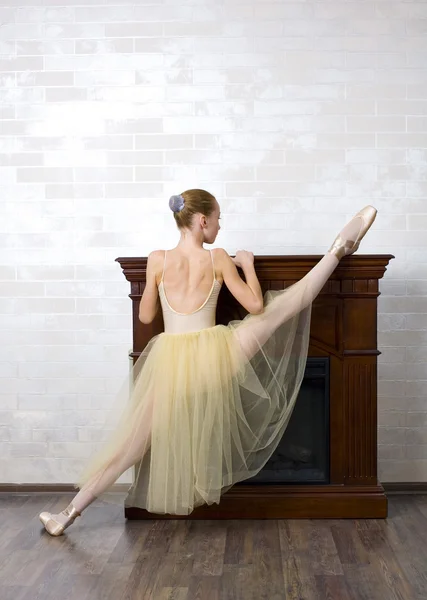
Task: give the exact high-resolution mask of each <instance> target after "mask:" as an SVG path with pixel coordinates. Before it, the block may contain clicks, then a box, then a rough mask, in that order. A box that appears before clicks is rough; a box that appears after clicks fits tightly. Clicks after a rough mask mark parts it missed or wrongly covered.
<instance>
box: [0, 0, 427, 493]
mask: <svg viewBox="0 0 427 600" xmlns="http://www.w3.org/2000/svg"><path fill="white" fill-rule="evenodd" d="M0 23H1V26H0V78H1V79H0V83H1V88H0V98H1V102H0V177H1V186H0V198H1V205H0V227H1V231H0V233H1V235H0V248H1V254H0V256H1V258H0V281H1V284H0V330H1V347H0V378H1V383H0V391H1V405H0V448H1V453H0V481H1V482H16V483H25V482H26V483H29V482H40V483H44V482H64V483H65V482H70V481H73V480H74V479H75V477H76V475H77V473H78V471H79V469H80V468H81V466H82V464H83V462H84V461H85V459H86V457H87V456H88V455H89V454H90V452H91V450H92V444H93V442H94V441H95V440H94V439H93V430H92V429H91V425H95V424H96V423H97V422H99V420H102V417H103V412H104V408H105V406H106V405H108V402H109V400H110V399H111V398H112V392H113V390H115V389H117V388H118V386H119V384H120V381H121V380H122V378H123V376H124V375H125V374H126V372H127V369H128V360H127V350H128V348H129V347H130V345H131V331H130V301H129V299H128V298H127V294H128V291H129V290H128V284H127V282H125V280H124V277H123V276H122V274H121V272H120V268H119V266H118V265H117V264H116V263H114V259H115V258H116V257H117V256H126V255H146V254H147V253H148V252H150V251H151V250H152V249H154V248H159V247H165V246H166V247H171V246H172V245H173V244H175V242H176V240H177V234H176V231H175V227H174V224H173V220H172V218H171V215H170V213H169V211H168V209H167V199H168V197H169V196H170V195H171V194H172V193H176V192H179V191H181V190H183V189H186V188H189V187H204V188H207V189H209V190H210V191H212V192H213V193H214V194H216V195H217V197H218V198H219V199H220V201H221V202H222V206H223V212H224V216H225V218H224V222H223V226H224V229H223V231H222V232H221V236H220V238H219V240H218V244H220V245H222V246H224V247H225V248H226V249H227V250H228V251H230V252H234V251H235V250H236V249H237V248H239V247H245V248H248V249H251V250H253V251H254V252H255V253H256V254H263V253H278V254H280V253H296V252H297V253H307V252H308V253H321V252H324V251H325V250H326V249H327V247H328V244H329V243H330V242H331V241H332V239H333V237H334V235H335V234H336V233H337V232H338V230H339V228H340V226H341V224H342V223H343V222H344V221H345V218H346V217H347V216H349V215H351V214H352V213H353V212H354V211H356V210H357V209H359V207H361V206H363V205H364V204H366V203H368V202H372V203H374V204H375V205H376V206H377V207H378V209H379V211H380V212H379V218H378V220H377V222H376V224H375V226H374V229H373V231H372V232H371V234H370V235H369V236H368V238H367V239H366V241H365V243H364V245H363V252H367V253H368V252H378V253H393V254H395V255H396V260H395V261H393V262H392V264H391V266H390V268H389V271H388V272H387V274H386V276H385V279H384V280H383V282H382V286H381V287H382V292H383V295H382V297H381V299H380V317H379V329H380V344H381V349H382V350H383V355H382V356H381V358H380V368H379V376H380V383H379V396H380V398H379V403H380V405H379V410H380V415H379V416H380V432H379V439H380V460H381V478H382V480H383V481H405V480H406V481H426V480H427V402H426V398H427V368H426V362H427V235H426V233H427V204H426V198H425V196H426V193H427V71H426V68H425V65H426V64H427V37H426V32H427V3H426V2H420V1H418V2H415V1H414V2H406V1H403V0H401V1H395V0H393V1H392V0H390V1H388V0H378V1H376V2H374V1H370V0H355V1H353V2H351V1H343V0H331V1H329V0H318V1H316V0H307V1H306V2H301V1H300V2H298V1H295V2H288V1H287V0H279V1H273V0H268V1H263V0H240V1H238V0H227V1H225V2H224V1H222V2H221V1H220V0H218V1H217V2H212V1H211V2H209V0H181V2H179V3H177V2H175V0H163V1H162V2H161V1H156V0H151V2H150V1H149V0H144V1H139V2H138V3H134V4H131V3H130V2H126V1H124V0H111V5H109V4H108V2H107V1H106V0H105V1H103V0H71V1H68V2H61V1H60V0H43V3H41V0H38V2H37V0H28V1H23V2H17V3H13V2H12V0H5V1H3V2H2V6H1V7H0Z"/></svg>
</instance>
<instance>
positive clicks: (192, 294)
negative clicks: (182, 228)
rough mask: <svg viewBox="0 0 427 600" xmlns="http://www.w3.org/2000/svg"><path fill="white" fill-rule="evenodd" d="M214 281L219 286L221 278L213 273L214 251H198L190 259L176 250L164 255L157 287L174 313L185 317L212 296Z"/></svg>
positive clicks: (216, 273)
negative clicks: (160, 286) (160, 289)
mask: <svg viewBox="0 0 427 600" xmlns="http://www.w3.org/2000/svg"><path fill="white" fill-rule="evenodd" d="M156 278H157V276H156ZM215 281H218V283H219V284H221V283H222V276H221V274H218V272H217V271H216V269H215V259H214V251H209V250H204V249H200V251H195V252H194V253H193V254H192V255H191V256H188V255H185V254H183V253H182V252H181V251H180V250H177V249H176V248H175V249H173V250H168V251H165V253H164V262H163V270H162V272H161V273H160V279H159V280H158V281H157V285H160V284H162V285H163V291H164V293H165V296H166V298H167V301H168V303H169V305H170V306H171V308H172V309H173V310H174V311H176V312H178V313H181V314H186V313H191V312H194V311H196V310H198V309H199V308H200V307H201V306H202V305H203V304H204V303H205V302H206V300H207V299H208V298H209V296H210V294H211V293H212V289H213V286H214V283H215Z"/></svg>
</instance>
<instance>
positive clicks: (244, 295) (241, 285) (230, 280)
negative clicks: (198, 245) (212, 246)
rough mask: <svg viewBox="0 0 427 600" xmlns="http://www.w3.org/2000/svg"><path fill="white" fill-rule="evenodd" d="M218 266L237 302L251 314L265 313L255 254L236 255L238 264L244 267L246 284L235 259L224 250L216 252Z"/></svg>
mask: <svg viewBox="0 0 427 600" xmlns="http://www.w3.org/2000/svg"><path fill="white" fill-rule="evenodd" d="M215 256H216V257H217V258H218V260H217V265H218V267H219V268H220V269H221V270H222V276H223V278H224V283H225V285H226V286H227V287H228V289H229V290H230V292H231V293H232V294H233V296H234V297H235V298H236V300H237V301H238V302H239V303H240V304H241V305H242V306H243V307H244V308H245V309H246V310H247V311H248V312H250V313H251V314H253V315H258V314H260V313H262V312H263V309H264V301H263V295H262V290H261V286H260V284H259V281H258V277H257V275H256V273H255V268H254V263H253V254H251V253H250V252H245V251H240V252H238V253H237V254H236V259H235V260H236V262H237V264H238V265H239V266H241V267H242V270H243V272H244V274H245V278H246V283H245V282H244V281H243V279H242V278H241V277H240V275H239V272H238V270H237V268H236V264H235V263H234V261H233V259H232V258H230V256H229V255H228V253H227V252H226V251H225V250H223V249H222V248H218V249H217V250H215Z"/></svg>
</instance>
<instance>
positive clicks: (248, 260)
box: [231, 250, 254, 269]
mask: <svg viewBox="0 0 427 600" xmlns="http://www.w3.org/2000/svg"><path fill="white" fill-rule="evenodd" d="M231 260H232V261H233V262H234V264H235V265H236V267H241V268H242V269H244V268H245V267H247V266H249V267H250V266H253V264H254V255H253V253H252V252H248V251H247V250H238V251H237V252H236V256H235V257H234V258H233V257H231Z"/></svg>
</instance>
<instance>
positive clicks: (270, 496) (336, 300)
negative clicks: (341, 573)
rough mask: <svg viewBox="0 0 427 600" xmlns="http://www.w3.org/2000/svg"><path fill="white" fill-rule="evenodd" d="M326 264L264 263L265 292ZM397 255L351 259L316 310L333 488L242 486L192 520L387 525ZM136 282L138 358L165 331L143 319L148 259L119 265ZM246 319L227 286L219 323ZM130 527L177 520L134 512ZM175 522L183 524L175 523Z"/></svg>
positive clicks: (313, 345)
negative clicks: (380, 410)
mask: <svg viewBox="0 0 427 600" xmlns="http://www.w3.org/2000/svg"><path fill="white" fill-rule="evenodd" d="M320 258H321V257H320V256H305V255H304V256H300V255H296V256H257V257H255V268H256V272H257V275H258V278H259V280H260V283H261V286H262V288H263V291H264V292H265V291H267V290H269V289H282V288H284V287H286V286H289V285H291V284H292V283H295V282H296V281H298V280H299V279H301V277H303V276H304V275H305V274H306V273H307V272H308V271H309V270H310V269H311V268H312V267H313V266H314V265H315V264H316V263H317V262H318V261H319V260H320ZM392 258H394V257H393V256H392V255H390V254H381V255H378V254H376V255H354V256H350V257H346V258H344V259H343V260H342V261H341V262H340V264H339V265H338V267H337V269H336V270H335V271H334V273H333V275H332V277H331V278H330V279H329V280H328V282H327V283H326V285H325V286H324V288H323V290H322V292H321V293H320V295H319V296H318V297H317V299H316V300H315V302H314V304H313V312H312V322H311V331H310V348H309V356H313V357H314V356H317V357H329V361H330V407H329V410H330V483H329V484H327V485H288V484H283V485H239V484H238V485H236V486H234V487H233V488H232V489H231V490H230V491H229V492H227V493H226V494H225V495H224V496H223V497H222V500H221V503H220V505H213V506H210V507H207V506H206V507H200V508H197V509H196V510H195V511H194V512H193V513H192V514H191V515H190V516H189V517H185V518H190V519H234V518H240V519H241V518H251V519H252V518H274V519H277V518H371V517H372V518H381V517H385V516H387V499H386V496H385V494H384V490H383V488H382V486H381V485H380V483H379V482H378V475H377V358H378V355H379V354H380V353H379V351H378V344H377V298H378V296H379V280H380V279H381V278H382V277H383V275H384V273H385V271H386V268H387V265H388V263H389V261H390V260H391V259H392ZM117 261H118V262H119V263H120V265H121V267H122V269H123V273H124V275H125V277H126V279H127V280H128V281H129V282H130V285H131V293H130V295H129V296H130V298H131V300H132V309H133V310H132V312H133V351H132V354H131V356H132V357H133V359H134V360H136V359H137V358H138V356H139V355H140V353H141V351H142V350H143V348H144V347H145V346H146V344H147V343H148V341H149V340H150V339H151V338H152V337H153V336H154V335H156V334H158V333H161V332H162V331H163V320H162V316H161V311H159V314H158V315H157V317H156V319H155V320H154V321H153V323H151V324H150V325H143V324H142V323H140V321H139V319H138V312H139V301H140V299H141V295H142V292H143V290H144V287H145V275H146V267H147V258H118V259H117ZM245 314H246V311H245V310H244V309H243V308H242V307H241V306H240V305H239V304H238V303H237V302H236V301H235V300H234V298H233V297H232V296H231V294H230V293H229V292H228V290H227V289H226V287H225V286H224V287H223V289H222V290H221V294H220V298H219V302H218V310H217V323H224V324H225V323H228V322H229V321H230V320H232V319H236V318H242V317H244V315H245ZM126 517H127V518H129V519H149V518H156V519H158V518H169V517H168V516H160V515H151V514H150V513H148V512H147V511H144V510H141V509H138V508H127V509H126ZM171 518H177V517H176V516H173V517H171Z"/></svg>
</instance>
